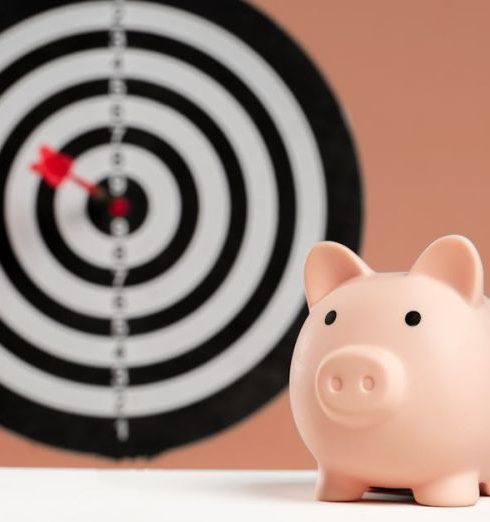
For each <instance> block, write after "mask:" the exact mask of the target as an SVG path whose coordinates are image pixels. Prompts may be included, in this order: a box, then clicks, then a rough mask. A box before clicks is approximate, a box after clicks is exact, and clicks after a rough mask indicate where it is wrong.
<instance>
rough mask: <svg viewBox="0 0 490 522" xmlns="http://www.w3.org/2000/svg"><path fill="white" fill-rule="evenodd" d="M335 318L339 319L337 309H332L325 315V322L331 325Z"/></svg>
mask: <svg viewBox="0 0 490 522" xmlns="http://www.w3.org/2000/svg"><path fill="white" fill-rule="evenodd" d="M335 319H337V312H336V311H335V310H330V312H328V314H327V315H326V316H325V324H327V325H331V324H332V323H333V322H334V321H335Z"/></svg>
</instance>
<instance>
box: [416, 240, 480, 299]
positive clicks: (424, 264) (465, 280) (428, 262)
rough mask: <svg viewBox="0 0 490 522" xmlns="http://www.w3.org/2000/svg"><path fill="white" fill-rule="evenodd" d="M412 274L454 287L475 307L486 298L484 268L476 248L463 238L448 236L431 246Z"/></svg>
mask: <svg viewBox="0 0 490 522" xmlns="http://www.w3.org/2000/svg"><path fill="white" fill-rule="evenodd" d="M410 273H411V274H424V275H428V276H430V277H434V278H435V279H439V280H440V281H442V282H444V283H446V284H448V285H450V286H451V287H452V288H454V289H455V290H456V291H457V292H458V293H459V294H460V295H461V296H463V297H464V298H465V299H466V300H467V301H468V302H470V303H471V304H479V303H480V302H481V301H482V298H483V266H482V262H481V259H480V256H479V254H478V251H477V250H476V248H475V245H473V243H472V242H471V241H470V240H469V239H467V238H466V237H463V236H445V237H441V238H440V239H437V240H436V241H434V242H433V243H432V244H430V245H429V246H428V247H427V248H426V249H425V250H424V251H423V252H422V254H421V255H420V257H419V258H418V259H417V261H415V263H414V265H413V267H412V269H411V270H410Z"/></svg>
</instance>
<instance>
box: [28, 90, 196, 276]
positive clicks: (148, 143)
mask: <svg viewBox="0 0 490 522" xmlns="http://www.w3.org/2000/svg"><path fill="white" fill-rule="evenodd" d="M100 83H102V84H103V83H105V82H100ZM100 83H99V84H98V85H100ZM88 88H89V87H88V86H87V89H88ZM54 98H56V96H54ZM49 106H51V99H50V103H49ZM28 118H29V117H28ZM108 136H109V133H108V129H107V128H99V129H93V130H91V131H88V132H86V133H84V134H81V135H79V136H77V137H76V138H73V139H72V140H70V142H68V143H66V144H64V145H63V146H62V148H61V152H63V153H65V154H69V155H70V156H72V157H73V158H77V157H78V156H79V155H81V154H83V153H84V152H86V151H87V150H88V149H90V148H91V147H95V146H97V145H100V144H103V143H107V140H108ZM124 143H129V144H131V145H135V146H139V147H141V148H144V149H145V150H149V151H150V152H152V153H153V154H154V155H155V156H157V157H158V158H159V159H160V161H161V162H162V163H164V164H165V165H167V167H168V169H169V170H170V172H171V173H172V174H173V176H174V178H175V181H176V184H177V186H178V188H179V192H180V195H181V196H180V198H181V201H182V212H181V217H180V221H179V225H178V227H177V230H176V231H175V233H174V235H173V237H172V238H171V240H170V242H169V243H168V244H167V245H166V246H165V247H164V248H163V250H162V251H161V252H159V253H158V254H157V255H156V256H155V257H153V258H152V259H149V260H148V261H146V262H145V263H142V264H140V265H138V266H135V267H132V268H131V271H130V273H129V277H128V280H127V282H126V285H127V286H131V285H137V284H141V283H144V282H146V281H148V280H150V279H153V278H154V277H157V276H158V275H161V274H162V273H163V272H165V271H166V270H168V269H169V268H170V267H171V266H172V265H173V264H174V263H176V262H177V261H178V259H179V258H180V256H181V255H182V254H183V253H184V251H185V250H186V248H187V247H188V245H189V243H190V241H191V239H192V237H193V235H194V231H195V229H196V225H197V216H198V208H199V206H198V205H199V204H198V201H199V200H198V194H197V189H196V185H195V183H194V180H193V178H192V174H191V171H190V170H189V167H188V166H187V164H186V162H185V160H184V159H183V158H182V157H181V156H180V154H179V153H178V152H177V151H176V150H175V149H174V148H173V147H171V146H170V145H169V144H168V143H167V142H165V141H164V140H163V139H161V138H159V137H157V136H155V135H153V134H151V133H149V132H147V131H144V130H142V129H137V128H132V127H130V128H128V129H127V132H126V134H125V137H124ZM55 197H56V192H55V191H53V190H52V189H51V188H50V187H49V186H48V185H47V184H46V183H40V184H39V190H38V193H37V198H36V216H37V221H38V224H39V231H40V233H41V237H42V238H43V241H44V243H45V244H46V246H47V248H48V250H49V251H50V252H51V254H52V255H53V256H54V258H55V259H57V260H58V262H59V263H60V264H61V265H62V266H63V267H65V268H66V269H67V270H68V271H69V272H71V273H72V274H74V275H76V276H77V277H79V278H80V279H83V280H85V281H88V282H90V283H93V284H96V285H103V286H111V285H112V280H113V274H112V272H111V271H110V270H107V269H105V268H102V267H99V266H96V265H94V264H92V263H89V262H88V261H86V260H85V259H83V258H81V257H80V256H79V255H78V254H76V253H75V252H73V250H72V249H71V248H70V247H69V246H68V245H67V244H66V243H65V241H64V240H63V237H62V235H61V232H60V231H59V228H58V223H57V221H56V218H55V213H54V199H55Z"/></svg>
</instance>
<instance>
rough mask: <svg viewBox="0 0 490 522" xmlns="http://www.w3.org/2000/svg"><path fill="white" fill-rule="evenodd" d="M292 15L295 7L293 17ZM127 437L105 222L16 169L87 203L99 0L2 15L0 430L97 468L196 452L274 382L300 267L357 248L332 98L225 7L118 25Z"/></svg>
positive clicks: (295, 51)
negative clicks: (317, 250)
mask: <svg viewBox="0 0 490 522" xmlns="http://www.w3.org/2000/svg"><path fill="white" fill-rule="evenodd" d="M306 8H307V7H306ZM125 23H126V29H127V37H128V40H127V49H126V51H125V70H126V76H127V88H128V94H127V98H126V107H125V110H126V118H127V125H128V130H127V133H126V135H125V136H124V145H123V146H124V155H125V169H126V172H127V176H128V179H129V183H128V187H127V198H128V200H129V204H130V207H129V209H130V210H129V212H128V220H129V224H130V232H129V235H128V238H127V247H128V263H129V267H130V271H129V276H128V279H127V282H126V296H127V306H128V316H129V326H130V330H129V331H130V336H129V339H128V346H127V363H128V367H129V389H128V393H127V409H126V413H127V416H128V419H129V425H130V436H129V438H128V440H126V441H125V442H121V441H118V440H117V438H115V436H114V430H113V414H114V394H113V390H112V388H111V373H110V368H111V364H112V361H113V349H114V346H113V343H112V341H111V338H110V320H111V299H112V297H113V294H112V291H111V250H110V249H111V244H112V243H111V237H110V235H109V232H108V225H107V224H108V220H109V216H108V209H107V206H106V205H104V204H101V203H100V202H97V201H94V200H93V199H91V198H89V197H88V196H87V194H86V193H85V192H84V191H82V190H79V189H78V187H77V186H76V185H74V184H64V185H63V186H61V187H60V188H58V189H57V190H54V189H52V188H50V187H49V186H48V185H47V184H46V183H44V182H43V181H42V180H41V179H40V178H39V177H38V176H35V175H33V174H32V173H31V172H30V170H29V166H30V165H31V163H32V162H33V161H34V160H35V159H36V157H37V156H38V150H39V147H40V146H41V145H44V144H48V145H49V146H52V147H53V148H54V149H57V150H59V151H61V152H62V153H64V154H66V155H69V156H70V157H71V158H72V159H73V162H74V165H75V168H76V171H77V173H78V174H80V175H83V176H84V177H85V178H86V179H87V180H89V181H91V182H93V183H95V184H98V185H100V186H103V185H104V184H105V183H106V182H107V176H108V171H109V164H108V157H109V155H108V146H109V133H108V117H107V115H108V112H109V110H108V103H109V100H108V96H107V83H108V74H109V71H108V69H109V66H108V64H109V61H110V57H109V55H108V52H109V51H108V47H107V41H108V33H107V31H108V27H109V24H110V2H106V1H90V2H85V1H81V2H80V1H74V2H72V1H58V0H36V1H33V0H32V1H24V0H22V1H21V2H19V1H15V2H14V1H10V0H9V1H4V2H3V3H2V15H1V16H0V29H1V32H0V206H1V209H0V319H1V321H0V385H1V386H0V423H2V425H3V426H5V427H6V428H8V429H11V430H14V431H16V432H19V433H21V434H23V435H25V436H28V437H30V438H32V439H35V440H38V441H43V442H45V443H48V444H51V445H54V446H58V447H63V448H69V449H73V450H77V451H87V452H95V453H98V454H103V455H109V456H113V457H122V456H129V455H151V454H155V453H157V452H160V451H162V450H165V449H167V448H171V447H175V446H179V445H182V444H185V443H189V442H191V441H195V440H197V439H199V438H201V437H204V436H208V435H211V434H213V433H215V432H218V431H219V430H222V429H224V428H225V427H227V426H230V425H231V424H233V423H234V422H237V421H239V420H241V419H243V418H244V417H246V416H247V415H250V414H251V413H253V412H254V411H255V410H256V409H257V408H259V407H260V406H262V405H263V404H264V403H266V402H267V401H268V400H269V399H271V398H272V397H273V396H274V395H275V394H276V393H277V392H279V391H280V390H281V389H282V388H283V387H284V386H285V385H286V382H287V378H288V371H289V362H290V354H291V351H292V347H293V344H294V339H295V336H296V334H297V332H298V329H299V326H300V324H301V322H302V320H303V318H304V314H305V308H304V298H303V292H302V282H301V272H302V263H303V258H304V255H305V253H306V251H307V250H308V248H309V247H310V246H311V245H312V244H313V243H314V242H316V241H318V240H321V239H324V238H328V239H332V240H336V241H341V242H343V243H345V244H346V245H348V246H350V247H351V248H354V249H355V248H357V247H358V241H359V234H360V221H361V211H360V208H361V193H360V182H359V173H358V169H357V165H356V158H355V152H354V149H353V145H352V141H351V137H350V136H349V132H348V129H347V128H346V124H345V121H344V120H343V117H342V111H341V109H340V108H339V105H338V103H337V101H336V100H335V99H334V97H333V95H332V92H331V91H330V89H329V87H328V86H327V84H326V83H325V80H324V79H323V78H322V77H321V75H320V74H319V73H318V71H317V70H316V69H315V67H314V66H313V65H312V63H311V62H310V60H309V59H308V58H307V57H306V56H305V54H304V52H303V51H302V50H301V49H299V48H298V46H297V45H296V44H295V43H293V41H292V40H291V39H290V38H289V37H288V36H287V35H286V34H285V33H284V32H283V31H281V30H280V29H279V28H278V27H277V26H276V25H275V24H274V23H273V22H271V21H270V20H269V19H267V18H266V17H265V16H264V15H263V14H261V13H259V12H258V11H257V10H256V9H255V8H253V7H251V6H250V5H248V4H245V3H242V2H238V1H233V0H222V1H217V0H192V1H191V0H172V1H164V0H160V1H145V2H140V1H133V2H128V3H127V15H126V18H125Z"/></svg>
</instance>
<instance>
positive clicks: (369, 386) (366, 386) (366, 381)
mask: <svg viewBox="0 0 490 522" xmlns="http://www.w3.org/2000/svg"><path fill="white" fill-rule="evenodd" d="M361 388H362V389H363V390H364V391H367V392H370V391H372V390H373V389H374V379H373V378H372V377H371V376H370V375H366V376H365V377H363V379H362V381H361Z"/></svg>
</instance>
